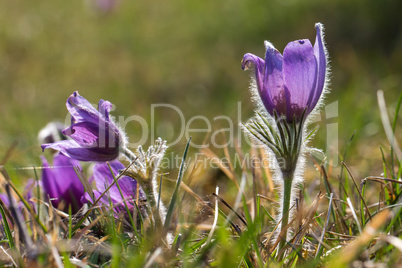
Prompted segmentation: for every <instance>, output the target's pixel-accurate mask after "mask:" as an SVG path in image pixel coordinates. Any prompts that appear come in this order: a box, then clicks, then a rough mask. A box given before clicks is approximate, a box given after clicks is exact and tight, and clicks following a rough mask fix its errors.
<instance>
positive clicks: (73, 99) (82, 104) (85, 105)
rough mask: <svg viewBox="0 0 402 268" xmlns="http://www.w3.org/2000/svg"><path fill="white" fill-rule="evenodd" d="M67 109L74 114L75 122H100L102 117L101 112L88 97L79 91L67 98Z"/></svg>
mask: <svg viewBox="0 0 402 268" xmlns="http://www.w3.org/2000/svg"><path fill="white" fill-rule="evenodd" d="M66 106H67V110H68V111H69V112H70V114H71V116H72V119H73V120H72V121H73V122H74V123H80V122H85V121H88V122H92V123H95V124H97V123H99V118H100V117H101V115H100V113H99V112H98V111H97V110H96V109H95V108H94V107H93V106H92V104H90V103H89V101H88V100H87V99H85V98H84V97H82V96H80V95H79V94H78V92H77V91H76V92H74V93H73V94H71V96H70V97H69V98H68V99H67V103H66Z"/></svg>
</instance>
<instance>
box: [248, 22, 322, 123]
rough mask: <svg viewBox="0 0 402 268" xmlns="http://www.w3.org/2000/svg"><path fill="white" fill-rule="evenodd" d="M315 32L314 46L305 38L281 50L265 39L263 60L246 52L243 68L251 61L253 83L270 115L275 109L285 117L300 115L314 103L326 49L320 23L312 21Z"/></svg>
mask: <svg viewBox="0 0 402 268" xmlns="http://www.w3.org/2000/svg"><path fill="white" fill-rule="evenodd" d="M315 28H316V31H317V34H316V39H315V44H314V47H313V46H312V45H311V43H310V41H309V40H308V39H301V40H297V41H293V42H290V43H289V44H288V45H287V46H286V47H285V50H284V51H283V56H282V55H281V53H280V52H279V51H278V50H277V49H276V48H275V47H274V46H273V45H272V44H271V43H270V42H268V41H265V47H266V50H267V51H266V54H265V61H264V60H263V59H261V58H259V57H257V56H255V55H253V54H250V53H247V54H245V55H244V57H243V60H242V68H243V69H247V68H248V67H249V66H250V65H251V64H252V65H254V67H255V68H254V71H255V83H256V86H257V89H258V93H259V95H260V97H261V100H262V103H263V104H264V106H265V108H266V109H267V111H268V113H269V114H270V115H271V116H274V111H276V112H277V113H278V114H279V115H283V116H285V117H286V119H287V121H293V119H296V121H298V120H300V119H301V116H302V114H303V112H304V111H305V113H306V115H308V114H309V113H310V112H311V111H312V110H313V109H314V107H315V106H316V105H317V103H318V101H319V99H320V96H321V93H322V92H323V89H324V84H325V78H326V68H327V60H326V51H325V46H324V41H323V33H322V30H323V26H322V24H320V23H317V24H316V25H315Z"/></svg>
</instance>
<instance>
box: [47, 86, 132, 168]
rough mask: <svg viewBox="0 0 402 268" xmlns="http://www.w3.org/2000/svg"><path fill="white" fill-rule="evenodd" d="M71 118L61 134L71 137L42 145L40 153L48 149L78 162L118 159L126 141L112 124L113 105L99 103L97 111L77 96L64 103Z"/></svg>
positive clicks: (103, 102)
mask: <svg viewBox="0 0 402 268" xmlns="http://www.w3.org/2000/svg"><path fill="white" fill-rule="evenodd" d="M66 106H67V109H68V111H69V112H70V114H71V126H70V127H68V128H67V129H65V130H63V134H64V135H66V136H68V137H70V138H71V139H69V140H62V141H58V142H54V143H48V144H43V145H42V149H43V150H44V149H46V148H51V149H54V150H58V151H60V153H62V154H64V155H66V156H68V157H70V158H73V159H76V160H80V161H111V160H114V159H116V158H117V157H118V156H119V152H120V149H121V148H123V146H124V143H125V137H124V135H123V133H122V132H121V131H120V129H119V128H118V127H117V125H116V124H115V123H114V122H113V121H112V119H111V118H110V116H109V112H110V110H111V108H112V104H111V103H110V102H108V101H104V100H100V101H99V104H98V110H96V109H95V108H94V107H93V106H92V105H91V104H90V103H89V102H88V101H87V100H86V99H85V98H84V97H82V96H80V95H79V94H78V92H74V93H73V94H72V95H71V96H70V97H69V98H68V99H67V104H66Z"/></svg>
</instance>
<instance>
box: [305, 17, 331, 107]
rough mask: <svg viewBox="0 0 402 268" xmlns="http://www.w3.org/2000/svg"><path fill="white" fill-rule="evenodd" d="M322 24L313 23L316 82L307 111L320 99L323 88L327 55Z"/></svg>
mask: <svg viewBox="0 0 402 268" xmlns="http://www.w3.org/2000/svg"><path fill="white" fill-rule="evenodd" d="M323 27H324V26H323V25H322V24H321V23H317V24H316V25H315V28H316V31H317V34H316V38H315V44H314V56H315V58H316V60H317V67H318V68H317V84H316V88H315V91H314V92H313V94H312V96H311V101H310V102H311V107H310V108H309V112H311V111H312V110H313V109H314V107H315V105H316V104H317V102H318V100H319V99H320V96H321V93H322V90H323V89H324V83H325V75H326V70H327V57H326V54H325V47H324V40H323Z"/></svg>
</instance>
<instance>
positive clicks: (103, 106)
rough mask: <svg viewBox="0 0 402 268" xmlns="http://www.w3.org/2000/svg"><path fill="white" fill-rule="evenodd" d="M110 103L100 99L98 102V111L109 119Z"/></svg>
mask: <svg viewBox="0 0 402 268" xmlns="http://www.w3.org/2000/svg"><path fill="white" fill-rule="evenodd" d="M112 107H113V105H112V103H110V102H109V101H105V100H100V101H99V103H98V110H99V113H100V114H101V115H102V116H103V117H104V118H106V119H109V113H110V110H112Z"/></svg>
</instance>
